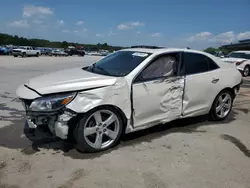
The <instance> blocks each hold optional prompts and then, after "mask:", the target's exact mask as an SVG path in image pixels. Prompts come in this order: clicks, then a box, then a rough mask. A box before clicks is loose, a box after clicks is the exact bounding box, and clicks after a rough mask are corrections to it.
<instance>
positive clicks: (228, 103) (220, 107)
mask: <svg viewBox="0 0 250 188" xmlns="http://www.w3.org/2000/svg"><path fill="white" fill-rule="evenodd" d="M231 107H232V97H231V95H230V94H229V93H222V94H221V95H220V96H219V97H218V100H217V102H216V108H215V111H216V115H217V116H218V117H219V118H225V117H226V116H227V115H228V114H229V112H230V110H231Z"/></svg>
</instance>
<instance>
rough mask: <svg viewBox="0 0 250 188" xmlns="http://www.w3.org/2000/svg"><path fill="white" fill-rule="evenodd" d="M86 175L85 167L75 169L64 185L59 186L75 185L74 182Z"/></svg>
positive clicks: (68, 186) (66, 187)
mask: <svg viewBox="0 0 250 188" xmlns="http://www.w3.org/2000/svg"><path fill="white" fill-rule="evenodd" d="M84 176H85V171H84V170H83V169H78V170H76V171H74V172H73V173H72V175H71V178H70V179H69V180H68V181H67V182H66V183H65V184H63V185H61V186H59V187H58V188H72V187H74V183H75V182H76V181H78V180H79V179H81V178H82V177H84Z"/></svg>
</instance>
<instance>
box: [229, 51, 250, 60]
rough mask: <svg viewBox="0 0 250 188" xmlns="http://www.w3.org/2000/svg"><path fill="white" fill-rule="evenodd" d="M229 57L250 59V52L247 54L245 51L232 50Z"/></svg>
mask: <svg viewBox="0 0 250 188" xmlns="http://www.w3.org/2000/svg"><path fill="white" fill-rule="evenodd" d="M228 57H234V58H244V59H250V54H246V53H243V52H232V53H231V54H229V56H228Z"/></svg>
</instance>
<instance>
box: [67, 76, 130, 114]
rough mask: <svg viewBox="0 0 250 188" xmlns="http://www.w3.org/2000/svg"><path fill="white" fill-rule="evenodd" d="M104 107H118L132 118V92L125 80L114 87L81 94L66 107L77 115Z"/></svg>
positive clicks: (121, 80)
mask: <svg viewBox="0 0 250 188" xmlns="http://www.w3.org/2000/svg"><path fill="white" fill-rule="evenodd" d="M102 105H112V106H115V107H118V108H119V109H120V110H122V111H123V113H124V114H125V116H126V117H127V118H128V119H129V118H130V116H131V101H130V90H129V87H128V84H127V82H126V80H125V79H120V80H119V81H117V82H116V84H115V85H112V86H107V87H102V88H98V89H93V90H88V91H82V92H79V93H78V94H77V96H76V97H75V99H74V100H73V101H72V102H70V103H69V104H68V105H67V106H66V107H67V108H68V109H71V110H73V111H74V112H77V113H86V112H88V111H89V110H91V109H93V108H95V107H98V106H102Z"/></svg>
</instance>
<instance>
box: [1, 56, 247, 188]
mask: <svg viewBox="0 0 250 188" xmlns="http://www.w3.org/2000/svg"><path fill="white" fill-rule="evenodd" d="M99 58H100V57H93V56H86V57H83V58H82V57H64V58H62V57H39V58H36V57H30V58H13V57H0V188H7V187H8V188H31V187H32V188H45V187H46V188H82V187H84V188H86V187H91V188H92V187H103V188H119V187H121V188H122V187H123V188H130V187H131V188H135V187H136V188H140V187H146V188H179V187H180V188H182V187H183V188H201V187H213V188H224V187H225V188H229V187H230V188H250V150H249V148H250V136H249V135H250V116H249V109H250V89H249V88H250V79H245V80H244V85H243V86H242V89H241V92H240V95H239V96H238V97H237V99H236V101H235V103H234V108H233V112H232V113H231V114H230V117H229V118H228V119H227V120H225V121H223V122H210V121H207V119H206V117H204V116H202V117H197V118H191V119H185V120H178V121H174V122H171V123H168V124H165V125H162V126H156V127H154V128H151V129H148V130H144V131H140V132H136V133H133V134H129V135H127V136H125V137H124V138H122V141H121V143H120V145H119V146H117V147H115V148H113V149H110V150H108V151H106V152H102V153H96V154H84V153H79V152H78V151H76V150H75V149H74V148H73V147H72V146H71V145H70V144H67V143H63V142H60V141H59V142H53V143H36V144H34V143H33V144H32V143H31V142H30V141H29V140H28V139H26V138H25V137H24V135H23V133H22V128H23V126H24V123H25V120H24V118H23V115H24V112H23V110H22V107H21V104H20V102H18V100H17V99H16V96H15V90H16V88H17V86H18V85H19V84H22V83H23V82H24V81H25V80H27V79H28V78H31V77H33V76H37V75H41V74H44V73H48V72H52V71H56V70H60V69H64V68H71V67H78V66H83V65H87V64H89V63H91V62H94V61H96V60H97V59H99Z"/></svg>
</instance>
